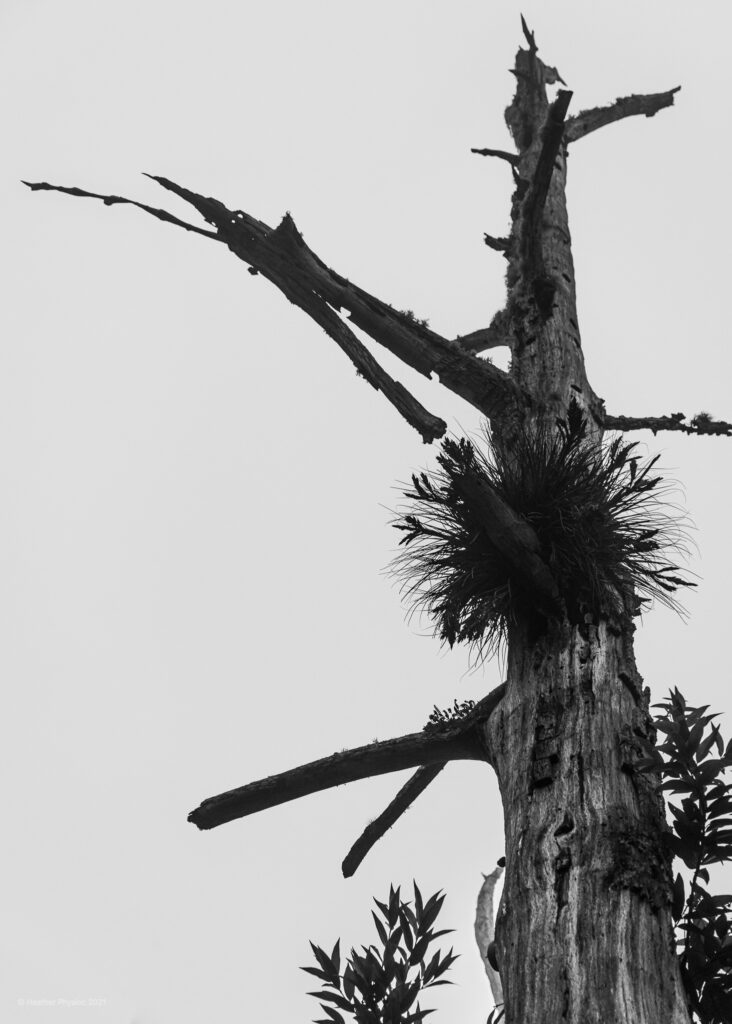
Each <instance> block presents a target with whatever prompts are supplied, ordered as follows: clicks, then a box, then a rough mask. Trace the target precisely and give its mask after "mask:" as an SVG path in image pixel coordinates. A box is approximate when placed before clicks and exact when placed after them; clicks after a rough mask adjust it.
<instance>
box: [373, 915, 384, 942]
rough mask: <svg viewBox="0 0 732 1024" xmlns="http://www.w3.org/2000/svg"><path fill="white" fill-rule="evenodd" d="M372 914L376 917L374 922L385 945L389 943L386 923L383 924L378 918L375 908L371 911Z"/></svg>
mask: <svg viewBox="0 0 732 1024" xmlns="http://www.w3.org/2000/svg"><path fill="white" fill-rule="evenodd" d="M371 916H372V917H373V919H374V924H375V925H376V931H377V932H378V933H379V938H380V939H381V941H382V943H383V944H384V945H386V943H387V934H386V928H385V927H384V925H383V924H382V923H381V921H380V920H379V919H378V917H377V916H376V914H375V913H374V912H373V910H372V911H371Z"/></svg>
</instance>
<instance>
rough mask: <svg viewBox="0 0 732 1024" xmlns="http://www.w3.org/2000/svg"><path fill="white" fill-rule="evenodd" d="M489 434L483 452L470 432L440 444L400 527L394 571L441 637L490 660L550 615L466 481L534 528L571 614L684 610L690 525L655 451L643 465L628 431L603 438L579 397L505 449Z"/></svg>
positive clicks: (415, 483)
mask: <svg viewBox="0 0 732 1024" xmlns="http://www.w3.org/2000/svg"><path fill="white" fill-rule="evenodd" d="M486 440H487V447H486V451H485V452H481V451H479V450H478V449H477V448H476V447H475V445H473V444H472V443H471V442H470V441H468V440H466V439H465V438H462V439H460V440H457V441H455V440H450V439H448V440H446V441H444V442H443V445H442V453H441V454H440V455H439V456H438V459H437V461H438V464H439V469H438V470H437V471H435V472H434V473H432V474H431V475H428V474H427V473H421V474H419V475H418V476H417V475H415V476H413V477H412V488H411V489H410V490H408V491H405V492H404V496H405V497H406V498H408V499H409V502H410V505H409V507H408V508H407V509H403V510H401V511H400V513H399V516H398V518H397V520H396V521H395V522H394V523H393V525H394V526H395V527H396V529H398V530H400V531H402V532H403V534H404V536H403V537H402V538H401V541H400V546H401V547H402V549H403V550H402V551H401V552H400V553H399V555H398V556H397V558H396V559H395V561H394V563H393V568H394V571H395V573H396V575H397V576H398V577H399V578H401V580H402V584H403V586H402V592H403V593H405V594H406V596H407V598H408V599H409V600H410V601H411V603H412V606H413V610H417V611H424V612H427V614H428V615H429V617H430V618H431V619H432V620H433V621H434V624H435V635H437V636H439V637H440V639H441V640H443V641H445V642H446V643H448V644H449V645H450V647H452V646H453V645H454V644H456V643H468V644H470V645H471V646H473V647H474V648H475V650H476V651H477V653H478V655H479V656H480V657H486V656H489V655H491V654H494V653H496V651H497V649H498V648H499V647H500V645H501V643H502V642H503V641H504V640H505V639H506V636H507V631H508V629H509V627H510V626H511V625H512V624H513V623H518V622H522V621H523V622H525V623H528V624H530V625H531V626H532V628H534V629H537V628H538V629H541V628H542V626H543V625H544V624H545V622H546V619H545V618H544V616H543V615H542V614H541V613H540V612H539V611H538V609H537V600H536V594H535V593H534V592H533V590H532V587H531V586H530V585H529V584H528V583H527V581H526V579H525V577H522V574H521V573H520V572H518V571H517V570H516V568H515V566H514V565H513V564H512V563H511V562H510V561H509V559H508V558H507V557H506V553H505V552H502V550H501V549H500V547H499V546H497V544H496V543H495V542H494V541H493V539H492V538H491V536H490V534H489V531H488V530H487V529H486V526H485V524H484V521H482V519H481V515H480V512H479V510H478V509H476V508H475V507H474V506H473V505H471V503H470V501H469V500H468V499H467V498H466V496H465V495H466V491H469V490H470V488H466V487H465V486H464V484H465V481H466V480H467V479H470V478H472V479H473V481H475V480H476V479H480V480H482V481H483V483H486V482H487V484H488V485H489V486H490V488H492V490H493V491H494V492H495V493H496V494H497V495H498V496H499V497H500V498H501V499H502V500H503V502H505V503H506V504H507V505H508V506H509V507H510V508H511V509H512V510H513V512H514V513H515V514H516V515H517V516H518V517H519V519H522V520H524V521H525V522H526V523H528V524H529V525H530V526H531V527H532V529H533V530H534V532H535V534H536V537H537V538H538V541H539V546H540V550H539V554H540V557H541V558H542V559H543V561H544V562H545V563H546V565H547V566H548V568H549V570H550V571H551V573H552V576H553V577H554V580H555V581H556V584H557V586H558V589H559V594H560V598H561V600H562V602H563V603H564V606H565V608H566V612H567V615H568V617H569V619H570V620H571V621H573V622H577V621H581V619H582V617H583V616H585V615H586V614H588V613H590V614H591V615H592V616H593V617H597V616H599V615H601V614H615V615H618V614H622V613H629V614H633V613H635V612H636V611H637V610H638V607H639V604H638V601H639V600H640V601H641V602H646V601H648V602H650V601H653V600H657V601H660V602H661V603H662V604H665V605H667V606H669V607H671V608H674V609H675V610H677V611H682V609H681V607H680V605H679V603H678V601H677V599H676V597H675V594H676V592H677V590H678V589H679V587H688V586H695V584H694V583H692V582H691V581H690V580H688V579H686V578H684V577H683V576H681V575H679V573H680V572H681V571H682V570H680V569H679V566H678V565H677V564H676V562H675V559H677V558H678V555H679V553H681V554H684V555H686V554H688V550H687V533H686V526H687V520H686V517H685V515H684V513H683V512H682V511H681V510H680V509H679V508H678V506H676V505H673V504H671V503H669V502H668V500H667V498H668V493H669V491H670V490H671V488H670V486H669V485H668V484H665V483H664V482H663V480H662V478H661V477H659V476H654V475H652V472H651V471H652V470H653V467H654V466H655V464H656V462H657V461H658V458H659V457H658V456H656V457H655V458H653V459H650V460H646V461H643V460H642V459H641V457H640V456H639V454H638V451H637V449H638V445H637V444H636V443H625V442H624V441H623V440H622V437H620V436H618V437H616V438H614V439H613V440H611V441H609V442H601V441H599V440H598V439H597V437H596V436H593V435H592V434H590V433H589V432H588V430H587V422H586V420H585V419H584V417H583V415H582V411H581V409H580V407H579V406H578V405H577V404H576V403H575V402H573V403H572V405H571V406H570V410H569V413H568V416H567V420H558V421H557V429H556V430H554V431H552V430H548V429H534V430H526V431H524V432H523V433H522V434H521V435H520V436H519V438H518V439H517V441H516V442H515V443H514V444H513V445H512V446H511V447H510V450H508V451H506V450H505V449H504V448H502V447H501V446H500V445H498V444H497V443H496V442H495V441H494V439H493V437H492V436H491V435H490V434H488V435H487V438H486Z"/></svg>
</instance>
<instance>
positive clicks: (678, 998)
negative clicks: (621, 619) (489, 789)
mask: <svg viewBox="0 0 732 1024" xmlns="http://www.w3.org/2000/svg"><path fill="white" fill-rule="evenodd" d="M626 628H627V627H626ZM630 628H631V629H632V626H631V627H630ZM639 683H640V678H639V676H638V674H637V672H636V669H635V665H634V662H633V655H632V647H631V641H630V637H629V635H628V634H627V633H625V634H624V633H623V632H621V631H620V630H619V629H617V628H616V627H615V626H612V625H608V624H607V623H600V624H599V625H598V626H597V627H595V626H593V625H587V626H580V627H577V626H570V625H568V624H565V625H564V626H562V627H560V628H557V629H556V631H555V632H554V634H553V635H549V636H546V637H544V638H542V639H541V640H539V641H538V642H535V643H531V642H530V641H529V640H528V639H527V637H526V635H525V634H523V635H522V634H518V635H514V636H513V637H512V638H511V642H510V651H509V661H508V687H507V693H506V696H505V697H504V699H503V701H502V702H501V704H500V705H499V706H498V708H497V710H496V711H495V712H494V713H493V715H492V716H491V718H490V719H489V721H488V723H487V725H486V729H487V733H488V736H487V738H488V741H489V743H490V747H491V750H492V752H493V755H494V761H495V769H496V773H497V776H498V780H499V785H500V790H501V797H502V801H503V809H504V819H505V833H506V876H505V883H504V890H503V896H502V899H501V904H500V909H499V914H498V919H497V923H496V944H497V950H498V963H499V967H500V973H501V981H502V983H503V991H504V998H505V1008H506V1024H558V1022H560V1021H561V1022H562V1024H565V1022H566V1024H631V1022H632V1024H688V1022H689V1020H690V1016H689V1012H688V1010H687V1007H686V998H685V995H684V991H683V986H682V982H681V977H680V974H679V970H678V964H677V959H676V953H675V946H674V938H673V927H672V921H671V912H670V883H671V876H670V870H669V865H668V863H667V860H666V858H665V855H664V852H663V849H662V846H661V836H662V832H663V829H664V828H665V817H664V811H663V806H662V802H661V800H660V798H659V797H657V796H656V795H655V794H654V792H653V788H652V782H651V781H650V780H649V777H648V776H647V775H634V774H633V773H632V772H629V771H628V766H629V765H630V764H631V763H632V761H633V758H634V757H635V756H637V755H636V753H635V750H634V744H633V736H634V733H636V732H640V733H642V734H643V735H648V733H649V730H650V728H651V727H652V726H651V721H650V718H649V715H648V711H647V703H648V697H647V692H646V694H645V695H644V694H643V693H642V692H641V691H640V687H639Z"/></svg>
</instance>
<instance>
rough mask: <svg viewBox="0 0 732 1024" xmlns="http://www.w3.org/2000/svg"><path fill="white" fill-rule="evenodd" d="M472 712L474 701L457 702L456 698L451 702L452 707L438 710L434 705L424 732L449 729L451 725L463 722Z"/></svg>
mask: <svg viewBox="0 0 732 1024" xmlns="http://www.w3.org/2000/svg"><path fill="white" fill-rule="evenodd" d="M474 710H475V701H474V700H462V701H460V702H458V699H457V697H456V698H455V699H454V700H453V702H452V707H447V708H438V707H437V705H436V704H435V705H433V708H432V713H431V714H430V717H429V718H428V719H427V723H426V725H425V726H424V731H425V732H439V731H440V730H441V729H447V728H450V726H452V725H456V724H459V723H460V722H463V721H464V720H465V719H466V718H467V717H468V716H469V715H470V713H471V712H472V711H474Z"/></svg>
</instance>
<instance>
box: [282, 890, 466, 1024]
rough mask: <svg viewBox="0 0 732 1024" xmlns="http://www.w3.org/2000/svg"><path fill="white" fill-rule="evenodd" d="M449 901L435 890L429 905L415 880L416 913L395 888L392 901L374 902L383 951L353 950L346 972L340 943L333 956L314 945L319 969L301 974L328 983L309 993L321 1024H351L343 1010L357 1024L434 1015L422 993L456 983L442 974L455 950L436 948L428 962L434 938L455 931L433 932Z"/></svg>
mask: <svg viewBox="0 0 732 1024" xmlns="http://www.w3.org/2000/svg"><path fill="white" fill-rule="evenodd" d="M444 899H445V897H444V895H443V894H442V893H440V892H436V893H435V894H434V895H433V896H430V898H429V899H428V900H427V902H426V903H425V902H424V901H423V899H422V894H421V893H420V891H419V888H418V887H417V883H416V882H415V883H414V909H412V906H411V904H410V903H407V902H405V901H403V900H402V898H401V896H400V893H399V888H397V889H395V888H394V886H393V885H392V886H390V889H389V901H388V903H381V902H379V900H376V899H375V900H374V903H375V904H376V906H377V907H378V910H379V914H378V915H377V914H376V913H375V912H374V911H372V915H373V918H374V924H375V925H376V931H377V933H378V936H379V941H380V943H381V948H379V947H377V946H375V945H370V946H362V947H361V948H362V950H363V952H362V953H357V952H356V950H355V949H351V953H350V956H349V957H348V958H347V960H346V964H345V967H344V969H343V971H342V972H341V955H340V939H339V940H338V941H337V942H336V944H335V946H334V947H333V952H332V953H331V954H330V956H328V954H327V953H326V952H325V951H324V950H323V949H321V948H320V947H319V946H316V945H315V944H314V943H312V942H311V943H310V945H311V947H312V951H313V955H314V956H315V959H316V961H317V963H318V966H317V967H302V968H301V970H303V971H307V973H308V974H312V975H313V976H314V977H316V978H318V979H320V981H322V982H323V988H322V990H321V991H320V992H309V993H308V995H311V996H314V997H315V998H316V999H319V1000H321V1003H320V1006H321V1009H322V1010H323V1012H324V1013H325V1014H327V1016H326V1017H323V1018H321V1019H320V1020H318V1021H316V1024H346V1022H345V1018H344V1017H343V1014H342V1013H341V1012H340V1011H341V1010H343V1011H344V1012H345V1013H348V1014H350V1015H351V1016H352V1017H353V1019H354V1020H355V1021H356V1024H417V1022H419V1021H421V1020H423V1019H424V1017H426V1016H427V1014H429V1013H433V1012H434V1011H433V1010H423V1009H421V1008H420V1004H419V1002H418V1001H417V1000H418V997H419V994H420V992H422V991H423V990H424V989H428V988H432V987H433V986H434V985H451V984H452V982H451V981H449V980H447V979H445V978H443V977H442V975H443V974H445V972H446V971H448V970H449V968H450V967H451V966H452V964H453V963H454V962H455V960H457V954H453V951H452V949H451V950H450V952H449V953H447V954H446V955H444V956H442V955H441V951H440V950H437V952H435V953H434V955H433V956H432V957H431V959H430V960H429V961H428V960H427V953H428V950H429V948H430V946H431V944H432V943H433V942H434V940H435V939H438V938H440V936H442V935H448V934H449V933H450V932H451V931H452V930H453V929H452V928H445V929H442V930H441V931H433V925H434V923H435V920H436V918H437V915H438V914H439V912H440V910H441V909H442V903H443V901H444ZM415 1004H416V1005H415ZM412 1007H414V1009H412Z"/></svg>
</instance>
